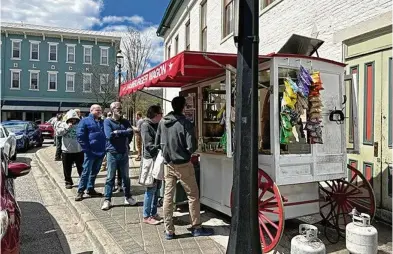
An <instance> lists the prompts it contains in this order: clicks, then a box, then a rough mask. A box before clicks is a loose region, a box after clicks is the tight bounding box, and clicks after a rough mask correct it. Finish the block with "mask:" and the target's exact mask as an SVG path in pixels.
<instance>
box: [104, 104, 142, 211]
mask: <svg viewBox="0 0 393 254" xmlns="http://www.w3.org/2000/svg"><path fill="white" fill-rule="evenodd" d="M110 108H111V111H112V118H107V119H105V121H104V130H105V137H106V159H107V164H108V167H107V177H106V182H105V192H104V197H105V200H104V203H103V204H102V207H101V209H102V210H108V209H110V207H111V199H112V192H113V185H114V184H115V175H116V169H120V173H121V177H122V180H123V182H124V197H125V200H124V204H126V205H136V200H135V199H134V198H133V197H132V195H131V186H130V176H129V170H130V167H129V157H128V146H129V143H130V142H131V140H132V135H133V131H132V127H131V124H130V122H129V121H128V120H126V119H123V117H122V107H121V103H120V102H113V103H112V104H111V105H110Z"/></svg>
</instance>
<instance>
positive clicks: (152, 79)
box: [120, 55, 182, 96]
mask: <svg viewBox="0 0 393 254" xmlns="http://www.w3.org/2000/svg"><path fill="white" fill-rule="evenodd" d="M181 60H182V55H179V56H176V57H173V58H171V59H169V60H168V61H166V62H164V63H162V64H160V65H159V66H157V67H155V68H154V69H152V70H150V71H149V72H147V73H145V74H142V75H141V76H139V77H137V78H136V79H133V80H131V81H129V82H127V83H125V84H123V85H122V86H121V88H120V96H123V95H126V94H129V93H132V92H135V91H137V90H140V89H143V88H144V87H150V86H152V85H154V84H156V83H157V82H158V81H159V80H163V79H165V78H167V77H168V76H169V77H170V76H175V75H176V73H177V72H178V71H179V70H180V67H181Z"/></svg>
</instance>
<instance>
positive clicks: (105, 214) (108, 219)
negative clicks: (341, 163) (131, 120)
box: [37, 147, 392, 254]
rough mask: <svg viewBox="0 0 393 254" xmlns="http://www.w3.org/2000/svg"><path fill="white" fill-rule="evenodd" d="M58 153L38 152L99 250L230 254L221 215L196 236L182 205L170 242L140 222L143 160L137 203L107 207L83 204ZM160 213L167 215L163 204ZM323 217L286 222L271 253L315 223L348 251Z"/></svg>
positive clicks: (330, 247)
mask: <svg viewBox="0 0 393 254" xmlns="http://www.w3.org/2000/svg"><path fill="white" fill-rule="evenodd" d="M54 152H55V150H54V147H49V148H44V149H41V150H39V151H38V152H37V158H38V161H39V164H41V166H42V167H44V168H45V169H46V171H47V172H48V174H49V175H50V176H51V177H52V180H53V181H55V182H56V183H57V184H58V186H59V187H60V189H61V190H62V193H63V194H64V196H65V197H66V198H68V200H69V203H70V204H71V205H72V206H74V208H75V209H76V212H77V213H79V214H78V216H79V217H80V219H82V220H84V221H85V225H86V228H87V230H88V231H91V233H92V234H93V237H92V238H93V241H96V242H98V243H99V244H101V245H102V246H101V248H100V249H101V250H102V251H101V252H102V253H116V254H117V253H185V254H188V253H192V254H194V253H212V254H219V253H225V247H224V246H226V245H227V241H228V236H229V224H228V221H229V219H228V218H225V216H221V215H219V214H217V213H212V212H210V211H202V212H203V214H202V218H201V219H202V221H203V224H204V225H207V226H213V228H214V230H215V235H214V236H211V237H198V238H193V237H191V235H190V234H189V232H188V230H187V227H189V218H188V212H187V208H186V209H183V210H185V211H183V210H182V211H177V212H175V214H174V215H175V218H174V220H175V225H176V234H177V235H178V236H179V239H176V240H172V241H166V240H165V239H163V232H164V227H163V225H162V224H161V225H158V226H152V225H146V224H144V223H141V221H142V207H141V205H142V200H143V193H144V188H143V187H142V186H140V185H139V184H138V183H137V181H138V174H139V163H136V162H135V161H133V160H130V165H131V167H130V177H131V183H132V184H131V185H132V194H133V195H134V197H135V198H136V199H137V201H138V206H136V207H130V206H128V207H125V206H124V205H123V201H124V198H123V193H115V194H114V197H113V198H112V204H113V205H114V206H115V207H113V208H112V209H111V210H109V211H102V210H101V205H102V202H103V199H100V198H88V199H84V200H83V201H82V202H75V201H74V198H75V194H76V188H73V189H72V190H67V189H65V188H64V180H63V173H62V165H61V162H55V161H53V158H54ZM132 165H133V166H132ZM74 171H75V172H73V173H74V174H73V177H74V182H75V183H77V181H78V180H77V179H78V176H77V174H76V170H74ZM105 179H106V172H100V173H99V175H98V177H97V181H96V187H97V190H98V191H103V187H104V183H105ZM75 187H76V186H75ZM159 213H161V214H162V210H161V208H160V209H159ZM318 221H320V216H319V215H315V216H305V217H303V218H299V219H297V220H287V221H286V222H285V231H284V234H283V236H282V238H281V241H280V243H279V245H278V246H277V247H276V250H275V251H272V252H270V253H280V254H284V253H285V254H288V253H290V243H291V239H292V238H293V237H294V236H296V235H298V227H299V224H300V223H309V224H315V225H316V226H317V227H318V228H319V230H320V234H319V238H320V239H321V240H322V241H323V242H324V243H325V246H326V249H327V253H336V254H346V253H348V251H347V250H346V249H345V239H343V238H341V239H340V241H339V242H338V243H335V244H331V243H329V242H328V240H327V239H326V237H325V235H324V233H323V229H324V228H323V226H322V225H321V224H319V223H317V222H318ZM95 222H97V223H95ZM373 225H374V226H375V227H376V228H377V229H378V235H379V239H378V240H379V248H378V250H379V253H392V240H391V239H392V228H391V227H389V226H388V225H386V224H383V223H379V222H376V221H374V223H373ZM327 234H328V235H329V236H330V239H335V238H336V237H337V233H336V232H335V231H334V230H330V229H328V231H327ZM101 252H100V253H101Z"/></svg>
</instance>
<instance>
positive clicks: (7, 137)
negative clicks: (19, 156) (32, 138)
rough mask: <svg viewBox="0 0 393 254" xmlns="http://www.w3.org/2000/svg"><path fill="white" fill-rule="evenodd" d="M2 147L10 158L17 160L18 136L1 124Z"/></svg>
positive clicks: (0, 140)
mask: <svg viewBox="0 0 393 254" xmlns="http://www.w3.org/2000/svg"><path fill="white" fill-rule="evenodd" d="M0 148H3V149H4V153H5V155H6V156H7V158H8V159H11V160H13V161H14V160H16V137H15V134H14V133H12V132H9V131H8V130H7V129H6V128H4V127H3V126H2V125H1V124H0Z"/></svg>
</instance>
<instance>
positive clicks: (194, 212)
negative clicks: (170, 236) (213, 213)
mask: <svg viewBox="0 0 393 254" xmlns="http://www.w3.org/2000/svg"><path fill="white" fill-rule="evenodd" d="M164 174H165V195H164V224H165V230H166V231H167V232H168V233H174V232H175V227H174V225H173V218H172V217H173V198H174V197H173V196H174V192H175V188H176V182H177V180H178V179H179V180H180V183H181V185H182V186H183V188H184V190H185V192H186V193H187V197H188V207H189V210H190V218H191V226H192V227H193V228H199V227H200V226H201V215H200V203H199V190H198V185H197V182H196V178H195V170H194V166H193V165H192V164H191V162H189V163H185V164H178V165H174V164H170V165H167V166H165V168H164Z"/></svg>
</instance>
